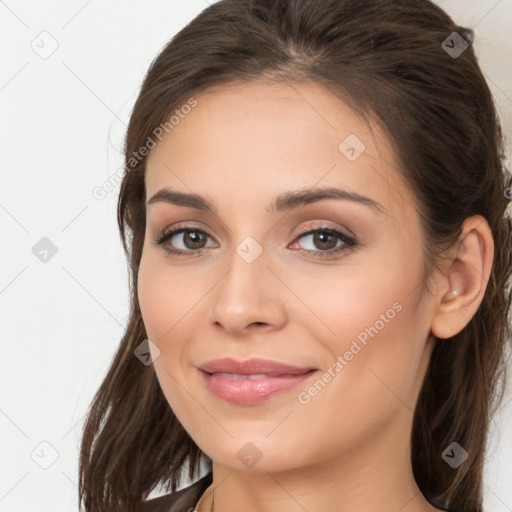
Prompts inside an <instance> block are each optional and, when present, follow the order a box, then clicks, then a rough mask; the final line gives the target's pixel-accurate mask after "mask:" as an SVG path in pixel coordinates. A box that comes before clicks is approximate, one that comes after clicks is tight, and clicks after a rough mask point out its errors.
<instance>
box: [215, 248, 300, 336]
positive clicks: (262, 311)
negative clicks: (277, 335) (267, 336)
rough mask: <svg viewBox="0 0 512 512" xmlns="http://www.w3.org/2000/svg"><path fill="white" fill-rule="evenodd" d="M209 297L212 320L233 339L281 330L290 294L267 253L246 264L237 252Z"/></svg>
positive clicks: (227, 264)
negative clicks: (255, 332)
mask: <svg viewBox="0 0 512 512" xmlns="http://www.w3.org/2000/svg"><path fill="white" fill-rule="evenodd" d="M226 269H227V270H226V271H225V272H224V275H223V277H221V279H220V281H219V282H218V283H217V285H216V286H215V287H214V288H213V290H212V292H211V294H210V300H211V306H210V320H211V322H212V323H213V324H214V325H215V326H216V327H221V328H223V329H224V330H225V331H226V332H227V333H229V334H231V335H233V336H241V335H243V334H244V333H246V332H247V331H252V330H255V329H257V330H259V331H266V330H268V331H271V330H276V329H280V328H282V327H283V326H284V325H285V323H286V320H287V314H286V301H287V300H290V291H289V290H287V288H286V286H285V285H284V284H283V283H282V281H281V280H280V279H279V278H278V277H277V275H276V274H275V273H274V271H273V270H272V268H271V262H270V261H269V258H267V257H266V255H265V252H263V253H262V254H260V256H258V257H257V258H256V259H255V260H254V261H252V262H249V261H246V260H245V259H244V258H243V257H241V256H240V255H239V254H238V253H237V252H236V251H234V254H233V256H232V257H231V258H230V259H229V261H228V262H227V263H226Z"/></svg>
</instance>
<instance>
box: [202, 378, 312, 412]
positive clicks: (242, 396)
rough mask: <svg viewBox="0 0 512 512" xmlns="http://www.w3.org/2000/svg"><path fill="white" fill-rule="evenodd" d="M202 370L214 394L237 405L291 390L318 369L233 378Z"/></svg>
mask: <svg viewBox="0 0 512 512" xmlns="http://www.w3.org/2000/svg"><path fill="white" fill-rule="evenodd" d="M200 372H201V374H202V375H203V378H204V380H205V382H206V387H207V388H208V389H209V390H210V391H211V392H212V393H213V394H214V395H216V396H218V397H219V398H222V399H223V400H226V401H227V402H230V403H233V404H237V405H252V404H259V403H261V402H264V401H265V400H268V399H269V398H271V397H273V396H275V395H278V394H280V393H284V392H285V391H289V390H290V389H292V388H294V387H296V386H298V385H299V384H301V383H302V382H304V381H305V380H307V379H309V378H310V377H312V376H313V375H316V373H317V371H311V372H308V373H301V374H299V375H287V376H282V377H268V378H262V379H255V380H249V379H243V380H232V379H228V378H226V377H221V376H218V375H215V374H213V375H210V374H209V373H206V372H204V371H202V370H200Z"/></svg>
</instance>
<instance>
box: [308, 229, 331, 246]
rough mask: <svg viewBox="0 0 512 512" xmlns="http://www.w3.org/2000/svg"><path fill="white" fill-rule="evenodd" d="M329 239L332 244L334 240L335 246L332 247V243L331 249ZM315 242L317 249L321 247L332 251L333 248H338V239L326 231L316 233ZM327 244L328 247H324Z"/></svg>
mask: <svg viewBox="0 0 512 512" xmlns="http://www.w3.org/2000/svg"><path fill="white" fill-rule="evenodd" d="M329 239H330V241H331V242H332V241H333V240H334V245H332V243H331V246H330V247H329ZM313 240H314V243H315V245H316V246H317V247H320V248H321V249H332V248H333V247H335V246H336V238H335V237H334V236H333V235H331V234H329V233H326V232H325V231H319V232H317V233H315V234H314V238H313ZM325 243H327V245H328V247H324V244H325Z"/></svg>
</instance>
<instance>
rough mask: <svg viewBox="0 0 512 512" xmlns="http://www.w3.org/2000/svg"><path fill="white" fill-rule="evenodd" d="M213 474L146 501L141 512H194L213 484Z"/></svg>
mask: <svg viewBox="0 0 512 512" xmlns="http://www.w3.org/2000/svg"><path fill="white" fill-rule="evenodd" d="M212 477H213V475H212V473H208V474H207V475H205V476H203V477H202V478H201V479H199V480H198V481H197V482H195V483H193V484H192V485H189V486H188V487H184V488H183V489H180V490H179V491H175V492H173V493H169V494H165V495H164V496H158V498H153V499H150V500H147V501H145V502H144V503H143V504H142V508H141V509H140V512H192V510H194V508H195V506H196V504H197V502H198V501H199V498H201V495H202V494H203V493H204V491H205V490H206V489H207V488H208V487H209V486H210V485H211V484H212Z"/></svg>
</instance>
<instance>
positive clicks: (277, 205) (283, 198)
mask: <svg viewBox="0 0 512 512" xmlns="http://www.w3.org/2000/svg"><path fill="white" fill-rule="evenodd" d="M323 199H344V200H348V201H354V202H356V203H360V204H363V205H365V206H368V207H370V208H373V209H375V210H376V211H377V212H379V213H386V214H387V210H386V208H384V207H383V206H382V205H381V204H380V203H378V202H377V201H375V200H374V199H370V198H369V197H366V196H362V195H360V194H357V193H355V192H349V191H347V190H343V189H339V188H333V187H324V188H315V189H313V190H311V189H309V190H307V189H305V190H297V191H290V192H285V193H284V194H281V195H279V196H277V197H276V198H275V199H274V201H273V202H272V204H271V205H270V207H268V208H267V212H268V213H272V214H275V213H277V212H282V211H286V210H291V209H294V208H298V207H299V206H304V205H307V204H311V203H315V202H317V201H321V200H323ZM158 202H164V203H170V204H174V205H177V206H185V207H188V208H194V209H196V210H200V211H203V212H209V213H212V214H214V215H217V209H216V208H215V206H214V205H213V204H212V203H211V202H210V201H208V200H207V199H205V198H204V197H202V196H200V195H198V194H192V193H185V192H178V191H176V190H172V189H170V188H167V187H165V188H162V189H160V190H159V191H158V192H157V193H156V194H154V195H153V196H152V197H151V199H149V201H148V202H147V203H146V204H147V205H150V204H154V203H158Z"/></svg>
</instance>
